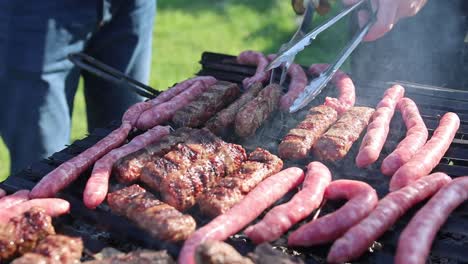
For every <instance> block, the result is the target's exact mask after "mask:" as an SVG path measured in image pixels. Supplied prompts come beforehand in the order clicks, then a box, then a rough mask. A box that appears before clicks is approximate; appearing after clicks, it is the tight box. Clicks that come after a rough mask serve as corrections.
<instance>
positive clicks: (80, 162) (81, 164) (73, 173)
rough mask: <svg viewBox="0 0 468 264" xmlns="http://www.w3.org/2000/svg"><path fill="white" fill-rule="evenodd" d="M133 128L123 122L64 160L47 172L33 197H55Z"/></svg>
mask: <svg viewBox="0 0 468 264" xmlns="http://www.w3.org/2000/svg"><path fill="white" fill-rule="evenodd" d="M131 129H132V125H131V124H129V123H123V124H122V125H121V126H120V127H119V128H118V129H116V130H114V131H112V132H111V133H110V134H109V135H107V136H106V137H105V138H103V139H101V140H99V142H98V143H96V144H95V145H94V146H92V147H90V148H89V149H87V150H85V151H83V152H82V153H80V154H79V155H78V156H76V157H74V158H72V159H70V160H68V161H66V162H64V163H63V164H61V165H60V166H58V167H57V168H56V169H55V170H53V171H51V172H50V173H49V174H47V175H46V176H45V177H44V178H42V179H41V181H40V182H39V183H38V184H37V185H36V186H35V187H34V188H33V189H32V191H31V193H30V197H31V198H45V197H53V196H55V195H56V194H57V193H58V192H59V191H61V190H62V189H64V188H66V187H67V186H68V185H70V184H71V183H72V182H73V181H74V180H76V178H78V176H80V174H81V173H83V172H84V171H85V170H86V169H87V168H89V167H90V166H91V165H92V164H93V163H94V162H96V161H97V160H98V159H99V158H101V157H102V156H104V155H105V154H106V153H108V152H109V151H111V150H112V149H114V148H116V147H118V146H120V145H121V144H122V143H123V142H124V141H125V139H126V138H127V136H128V133H129V132H130V130H131Z"/></svg>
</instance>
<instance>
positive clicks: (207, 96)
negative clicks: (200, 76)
mask: <svg viewBox="0 0 468 264" xmlns="http://www.w3.org/2000/svg"><path fill="white" fill-rule="evenodd" d="M239 95H240V89H239V86H237V84H235V83H230V82H225V81H219V82H217V83H216V84H215V85H213V86H211V87H210V89H208V90H207V91H206V92H204V93H203V94H201V95H200V96H199V97H198V98H197V99H195V100H194V101H192V102H191V103H190V104H188V105H187V106H185V107H184V108H182V109H180V110H179V111H177V112H176V113H175V115H174V117H173V118H172V121H173V122H174V123H175V124H176V125H178V126H179V127H184V126H187V127H201V126H202V125H203V124H204V123H205V122H206V121H207V120H208V119H210V118H211V117H212V116H213V115H215V114H216V113H217V112H218V111H220V110H221V109H223V108H224V107H226V106H227V105H229V104H230V103H232V102H233V101H234V100H236V99H237V97H239Z"/></svg>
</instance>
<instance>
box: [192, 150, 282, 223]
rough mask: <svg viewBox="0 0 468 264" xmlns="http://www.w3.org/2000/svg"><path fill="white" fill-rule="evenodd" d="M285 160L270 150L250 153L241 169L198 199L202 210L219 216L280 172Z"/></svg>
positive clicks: (220, 180) (207, 213)
mask: <svg viewBox="0 0 468 264" xmlns="http://www.w3.org/2000/svg"><path fill="white" fill-rule="evenodd" d="M282 167H283V161H282V160H281V159H280V158H278V157H277V156H275V155H273V154H271V153H270V152H268V151H266V150H264V149H260V148H257V149H256V150H255V151H253V152H252V153H250V155H249V158H248V159H247V161H245V162H243V163H242V165H241V167H240V169H239V170H238V171H237V172H236V173H234V174H232V175H228V176H227V177H224V178H221V179H219V180H218V182H217V183H216V184H215V185H214V186H213V187H212V188H209V189H206V190H205V191H204V192H203V194H202V195H200V197H199V198H198V199H197V202H198V205H199V206H200V209H201V211H202V212H203V213H204V214H206V215H209V216H213V217H214V216H217V215H220V214H222V213H224V212H226V211H227V210H228V209H230V208H231V207H232V206H234V205H235V204H236V203H238V202H239V201H240V200H241V199H242V198H243V197H244V196H245V195H246V194H247V193H248V192H250V191H251V190H252V189H253V188H254V187H255V186H257V184H259V183H260V182H261V181H262V180H264V179H265V178H267V177H269V176H271V175H273V174H275V173H277V172H279V171H280V170H281V168H282Z"/></svg>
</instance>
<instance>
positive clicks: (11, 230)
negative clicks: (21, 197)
mask: <svg viewBox="0 0 468 264" xmlns="http://www.w3.org/2000/svg"><path fill="white" fill-rule="evenodd" d="M53 234H55V229H54V227H53V226H52V219H51V218H50V216H48V215H46V213H45V211H44V210H43V209H41V208H32V209H31V210H29V211H27V212H25V213H24V214H22V215H20V216H17V217H14V218H12V219H10V221H8V223H7V224H6V225H3V226H0V260H8V259H10V258H12V257H14V256H16V255H18V254H20V255H22V254H24V253H27V252H29V251H31V250H33V249H34V248H35V247H36V246H37V244H38V243H39V242H40V241H41V240H43V239H44V238H46V237H47V236H49V235H53Z"/></svg>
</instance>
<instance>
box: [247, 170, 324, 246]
mask: <svg viewBox="0 0 468 264" xmlns="http://www.w3.org/2000/svg"><path fill="white" fill-rule="evenodd" d="M330 181H331V173H330V170H328V168H327V167H326V166H325V165H323V164H322V163H320V162H311V163H309V165H308V166H307V173H306V176H305V179H304V183H303V184H302V190H301V191H299V192H298V193H296V194H295V195H294V196H293V198H292V199H291V200H290V201H289V202H287V203H284V204H282V205H278V206H276V207H274V208H273V209H271V210H270V211H269V212H268V213H267V214H266V215H265V217H264V218H263V219H262V221H260V222H258V223H257V224H255V225H253V226H250V227H248V228H247V229H246V230H245V231H244V233H245V234H246V235H247V236H248V237H249V238H250V239H252V240H253V242H254V243H256V244H260V243H263V242H270V241H274V240H276V239H278V238H279V237H280V236H281V235H282V234H283V233H284V232H286V231H287V230H288V229H289V228H291V226H293V225H294V224H296V223H298V222H299V221H301V220H302V219H304V218H306V217H307V216H308V215H309V214H311V213H312V211H314V210H315V209H317V208H318V207H319V206H320V203H321V202H322V199H323V195H324V192H325V188H327V186H328V184H330Z"/></svg>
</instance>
